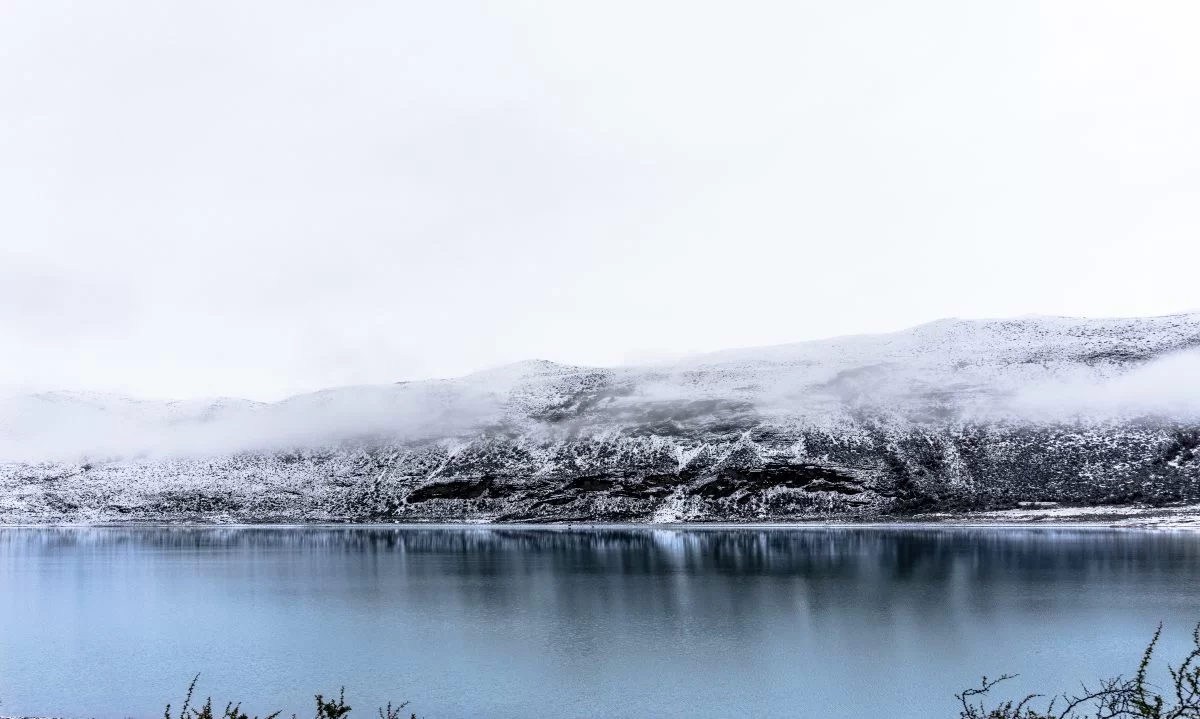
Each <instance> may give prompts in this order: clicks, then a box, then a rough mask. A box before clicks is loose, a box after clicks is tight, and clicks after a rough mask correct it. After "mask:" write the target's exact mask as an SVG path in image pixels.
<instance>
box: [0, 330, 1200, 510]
mask: <svg viewBox="0 0 1200 719" xmlns="http://www.w3.org/2000/svg"><path fill="white" fill-rule="evenodd" d="M0 458H8V461H5V462H3V463H0V521H4V522H40V521H137V520H143V521H151V520H160V521H184V520H205V521H207V520H213V521H241V522H256V521H275V522H292V521H364V522H365V521H417V520H420V521H426V520H471V521H483V520H488V521H569V520H579V521H584V520H596V521H688V520H693V521H700V520H731V521H770V520H781V519H801V518H862V519H869V518H879V517H884V516H897V515H912V514H915V513H923V512H935V511H939V512H940V511H945V512H963V511H970V510H981V509H1002V508H1010V507H1014V506H1016V505H1017V504H1018V503H1025V502H1058V503H1064V504H1075V505H1102V504H1133V503H1142V504H1159V505H1165V504H1171V503H1180V502H1197V501H1200V314H1185V315H1173V316H1167V317H1156V318H1143V319H1122V320H1081V319H1067V318H1043V317H1036V318H1022V319H1017V320H1003V321H964V320H943V321H939V322H935V323H932V324H928V325H922V326H920V327H916V328H913V329H910V330H906V331H903V332H898V333H894V334H887V335H871V336H859V337H847V338H838V339H832V340H822V341H817V342H806V343H801V344H796V345H786V346H781V347H771V348H760V349H750V350H738V351H730V352H722V353H716V354H710V355H702V356H698V357H695V358H692V359H689V360H685V361H681V362H674V363H671V364H656V365H647V366H640V367H627V368H617V369H597V368H584V367H570V366H564V365H558V364H554V363H550V362H526V363H519V364H517V365H511V366H507V367H502V368H499V369H496V370H491V371H487V372H481V373H477V374H474V375H469V376H467V377H463V378H459V379H453V380H435V381H428V382H411V383H402V384H395V385H382V386H369V387H350V388H340V389H332V390H325V391H323V392H318V393H314V394H310V395H302V396H299V397H294V398H292V399H289V400H285V401H283V402H279V403H275V404H259V403H253V402H247V401H243V400H228V399H223V400H214V401H189V402H147V401H138V400H132V399H129V398H124V397H115V396H111V395H94V394H80V393H49V394H41V395H30V396H23V397H16V398H11V399H9V400H5V401H4V402H3V403H2V404H0Z"/></svg>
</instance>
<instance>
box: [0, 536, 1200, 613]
mask: <svg viewBox="0 0 1200 719" xmlns="http://www.w3.org/2000/svg"><path fill="white" fill-rule="evenodd" d="M81 552H86V553H89V554H95V553H100V554H107V555H114V556H120V555H122V554H136V555H139V556H145V557H147V559H149V560H151V561H154V560H155V559H156V558H157V561H159V562H164V561H170V558H171V557H180V556H191V557H201V558H204V557H207V558H209V559H215V558H218V557H231V558H235V559H237V562H236V563H235V565H234V568H233V569H230V568H229V567H224V566H222V567H221V568H220V570H221V572H222V573H227V572H230V571H233V572H236V571H237V567H242V568H245V567H253V568H254V570H255V572H256V574H255V576H256V580H257V581H264V582H270V579H271V572H273V571H275V572H287V571H290V570H289V567H292V566H293V565H295V564H296V563H297V562H303V563H304V564H305V566H307V567H309V568H311V569H312V570H313V571H315V572H317V573H318V574H319V575H320V576H321V577H322V578H323V580H324V581H325V582H326V584H327V585H331V586H338V585H339V584H340V585H344V586H345V588H346V590H347V591H349V590H351V589H352V588H353V587H355V586H357V585H358V584H359V582H358V580H357V578H358V577H360V576H361V574H362V573H363V572H364V571H366V572H368V573H369V574H371V575H373V576H376V577H378V576H385V577H389V578H390V579H391V580H393V585H392V586H391V589H392V590H393V591H396V592H403V593H404V594H405V595H406V598H407V600H417V599H419V593H420V591H421V587H422V586H423V583H428V580H431V579H435V578H438V577H453V578H455V579H456V580H458V583H457V584H452V585H451V586H452V587H453V586H458V587H460V589H461V591H470V589H469V588H470V587H471V586H473V584H477V583H479V582H480V581H482V582H484V583H487V582H486V580H487V578H489V577H492V578H497V577H502V578H504V581H498V582H491V583H490V586H489V588H488V596H487V601H489V602H502V603H503V602H506V601H510V600H511V601H514V602H516V601H520V600H523V598H524V597H527V596H528V593H529V591H530V587H531V586H532V585H534V584H549V585H551V586H553V587H554V589H555V591H556V592H559V593H560V594H561V596H563V597H564V599H566V598H567V597H569V595H571V593H572V592H574V591H576V590H577V589H578V590H580V591H583V590H585V589H586V591H587V592H590V593H592V596H593V597H596V596H598V595H597V594H596V590H597V584H598V582H597V581H588V578H593V579H596V578H603V582H599V585H601V586H600V587H599V589H600V590H602V591H600V594H603V595H604V596H605V597H606V600H605V601H611V600H612V595H613V594H614V592H615V593H618V594H619V593H620V592H622V591H633V587H635V586H638V587H652V588H653V591H654V592H655V593H656V594H658V595H659V596H658V598H657V599H656V601H655V603H660V602H662V601H666V600H669V599H670V598H671V597H672V596H674V595H675V594H677V589H678V588H679V587H682V586H683V585H684V584H686V583H687V582H688V581H696V582H701V583H703V585H704V587H705V591H707V592H710V593H711V592H714V591H719V590H720V588H721V587H728V588H729V591H730V592H731V593H735V594H736V595H737V596H739V597H744V596H745V588H746V585H747V584H748V583H749V584H772V585H776V586H777V587H778V586H779V585H783V586H785V587H788V588H791V589H793V590H795V591H798V592H802V593H803V594H804V596H805V597H806V598H807V605H808V606H809V607H810V608H813V609H819V608H820V607H821V606H822V605H823V604H824V603H825V602H840V603H845V602H847V601H853V602H864V603H868V604H879V605H886V604H888V603H890V602H892V601H894V600H897V599H901V598H902V597H903V596H904V595H906V594H908V593H910V591H917V592H918V593H919V594H920V596H921V597H923V598H924V600H923V601H928V602H930V603H931V604H934V605H936V604H939V603H941V602H940V601H939V600H938V595H939V594H943V595H949V594H950V593H952V592H957V593H959V594H965V597H962V598H970V597H972V596H976V595H978V596H977V598H978V599H979V600H980V601H981V602H983V603H984V604H986V601H987V599H986V595H987V594H988V593H994V591H995V590H996V587H997V586H1001V585H1003V586H1005V587H1012V586H1020V585H1036V584H1037V583H1039V582H1044V581H1049V580H1050V579H1053V581H1054V582H1056V583H1057V584H1059V585H1060V586H1061V585H1062V584H1063V583H1064V582H1065V583H1068V584H1070V583H1073V582H1074V583H1079V584H1083V583H1084V582H1086V581H1087V580H1088V579H1089V578H1094V577H1095V576H1097V575H1103V576H1104V577H1106V578H1107V580H1108V581H1118V582H1131V583H1141V584H1143V585H1145V584H1146V583H1153V582H1154V581H1155V580H1156V579H1158V578H1162V579H1164V580H1165V579H1166V578H1169V577H1172V576H1175V575H1176V574H1177V572H1178V571H1179V568H1180V566H1192V567H1195V566H1200V542H1197V541H1196V539H1195V537H1193V536H1190V535H1187V534H1176V533H1122V532H1111V531H1103V530H1070V529H1044V530H1032V529H1013V530H1009V529H903V528H897V529H880V528H863V529H854V528H845V529H843V528H832V529H813V528H806V529H800V530H786V529H703V528H700V529H644V528H630V529H613V528H609V529H527V528H526V529H512V528H492V527H486V528H436V527H429V528H426V527H417V528H344V529H343V528H319V529H292V528H179V527H172V528H154V529H124V528H89V529H74V528H55V529H40V528H39V529H34V528H28V529H7V530H3V531H0V557H4V558H6V559H7V558H17V557H23V558H28V557H43V558H44V557H55V556H57V557H67V556H71V555H78V554H79V553H81ZM515 579H519V580H520V581H514V580H515ZM422 580H425V581H424V582H423V581H422ZM440 587H441V588H440V589H439V591H445V590H446V587H445V586H444V585H440ZM1067 596H1068V597H1069V593H1068V595H1067ZM566 601H568V603H570V604H573V605H575V604H579V603H580V602H585V603H586V602H587V601H588V598H587V597H570V598H569V599H566ZM639 601H640V599H639ZM1064 601H1066V599H1065V600H1064Z"/></svg>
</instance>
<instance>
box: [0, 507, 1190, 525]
mask: <svg viewBox="0 0 1200 719" xmlns="http://www.w3.org/2000/svg"><path fill="white" fill-rule="evenodd" d="M9 528H12V529H22V528H23V529H32V528H42V529H55V528H58V529H84V528H96V529H134V528H142V529H155V528H186V529H389V528H391V529H467V528H475V529H518V528H521V529H538V530H559V531H562V530H578V529H664V530H672V529H673V530H705V529H709V530H733V529H792V530H796V529H1035V528H1043V529H1131V530H1164V531H1168V530H1169V531H1200V504H1193V505H1185V506H1176V507H1145V506H1113V507H1103V508H1101V507H1037V508H1022V509H1003V510H989V511H985V512H964V513H954V512H936V513H929V514H918V515H912V516H909V517H886V518H882V517H881V518H879V519H878V520H862V521H859V520H854V519H831V518H814V519H811V520H806V519H796V520H783V521H765V522H729V521H721V520H713V521H684V522H636V521H635V522H628V521H626V522H604V521H586V520H585V521H557V522H553V521H552V522H494V521H488V520H484V519H481V520H474V521H473V520H465V521H462V520H460V521H454V520H434V521H427V522H412V521H407V522H338V521H316V522H303V521H301V522H235V521H220V519H219V518H217V519H216V521H204V520H196V519H187V520H180V521H171V520H147V521H130V522H111V521H96V522H91V521H86V520H82V521H68V522H37V521H17V522H11V523H9V522H0V529H9Z"/></svg>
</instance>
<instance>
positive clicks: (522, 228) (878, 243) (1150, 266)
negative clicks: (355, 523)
mask: <svg viewBox="0 0 1200 719" xmlns="http://www.w3.org/2000/svg"><path fill="white" fill-rule="evenodd" d="M1198 36H1200V3H1196V2H1193V1H1192V0H1178V1H1177V2H1152V1H1145V0H1143V1H1141V2H1136V3H1135V2H1128V1H1127V0H1120V1H1118V2H1114V1H1098V0H1049V1H1047V2H1028V1H1023V0H1005V1H1004V2H963V1H962V0H940V1H937V0H910V1H909V2H903V3H898V2H890V1H884V0H880V1H877V2H867V1H858V2H833V1H829V0H821V1H820V2H800V1H798V0H788V1H786V2H757V1H754V0H749V1H743V2H737V3H732V2H719V3H718V2H697V1H696V0H690V1H686V2H662V1H658V0H637V1H636V2H634V1H630V2H623V1H620V0H603V1H597V2H572V1H569V0H562V1H555V2H521V1H517V0H512V1H509V2H492V3H489V2H471V1H467V0H439V1H438V2H400V1H392V2H354V1H348V0H341V1H339V2H305V1H301V0H286V1H284V0H270V1H266V0H261V1H258V2H244V1H243V0H236V1H234V0H229V1H220V0H204V1H203V2H202V1H200V0H196V1H193V2H168V1H166V0H144V1H138V2H127V1H121V0H106V1H105V2H89V1H81V2H64V1H61V0H3V1H2V2H0V390H5V391H14V390H15V391H26V390H44V389H63V388H71V389H90V390H107V391H119V392H128V393H133V394H137V395H144V396H167V397H196V396H207V395H217V394H228V395H239V396H246V397H253V398H258V399H275V398H279V397H282V396H285V395H288V394H291V393H296V392H301V391H306V390H310V389H315V388H319V387H322V386H329V385H338V384H348V383H359V382H387V381H393V380H399V379H412V378H419V377H428V376H449V375H456V374H461V373H464V372H468V371H471V370H474V369H478V368H482V367H487V366H491V365H496V364H500V363H505V362H510V361H515V360H518V359H526V358H535V357H537V358H546V359H553V360H558V361H563V362H573V363H583V364H617V363H622V362H627V361H637V360H644V359H655V358H660V357H665V356H669V355H671V354H672V353H676V352H685V351H691V350H707V349H719V348H726V347H735V346H747V345H760V344H776V343H784V342H791V341H797V340H802V339H808V338H816V337H822V336H828V335H836V334H849V333H859V332H872V331H886V330H893V329H899V328H902V327H905V326H908V325H912V324H917V323H920V322H924V321H928V320H932V319H936V318H939V317H945V316H959V317H982V316H1007V315H1019V314H1025V313H1045V314H1071V315H1087V316H1110V315H1138V314H1164V313H1170V312H1177V311H1182V310H1188V309H1196V308H1200V281H1198V280H1197V276H1198V274H1197V272H1198V271H1200V132H1197V130H1196V128H1197V127H1200V82H1197V81H1196V72H1197V70H1198V69H1200V43H1198V42H1196V38H1197V37H1198Z"/></svg>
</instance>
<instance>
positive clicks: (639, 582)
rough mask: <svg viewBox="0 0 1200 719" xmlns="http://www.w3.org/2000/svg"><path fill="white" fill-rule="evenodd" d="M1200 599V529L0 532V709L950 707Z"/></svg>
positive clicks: (1118, 655)
mask: <svg viewBox="0 0 1200 719" xmlns="http://www.w3.org/2000/svg"><path fill="white" fill-rule="evenodd" d="M1198 620H1200V534H1188V533H1169V532H1117V531H1103V530H1051V529H1017V530H1011V529H878V528H870V529H866V528H864V529H666V530H661V529H641V528H637V529H582V530H568V529H526V528H399V529H396V528H386V529H376V528H358V529H340V528H339V529H327V528H300V529H297V528H236V529H212V528H171V529H163V528H145V529H24V528H8V529H0V715H43V716H45V715H55V716H94V717H98V718H100V719H108V718H116V717H126V716H135V717H143V716H144V717H157V716H161V714H162V706H163V704H165V703H166V702H167V701H172V702H173V703H175V704H176V705H177V704H178V703H179V701H180V699H181V698H182V696H181V695H182V693H183V690H184V688H185V687H186V686H187V684H188V681H189V680H190V679H191V677H192V676H193V675H194V674H196V673H197V672H200V673H202V677H201V683H200V691H201V692H203V693H204V694H209V693H211V694H214V695H215V696H216V698H217V699H219V700H221V701H224V700H225V699H226V698H238V699H244V700H246V702H247V708H248V709H250V711H251V713H253V712H255V711H257V712H260V713H263V712H269V711H272V710H274V709H277V708H283V709H285V710H286V711H287V712H291V711H296V712H298V713H300V715H301V716H302V717H305V716H310V715H311V708H310V704H311V701H312V700H311V695H312V693H314V692H316V691H323V692H325V693H329V692H331V691H333V692H336V689H337V687H338V686H339V685H341V684H345V685H346V687H347V700H348V703H350V704H351V705H353V706H355V707H356V711H355V713H354V714H352V715H351V716H352V717H353V716H359V717H370V716H373V715H374V707H375V706H376V705H378V704H380V703H383V702H386V701H387V700H388V699H389V698H390V699H392V700H401V699H411V700H412V702H413V703H412V705H411V708H412V709H415V710H416V711H417V712H418V714H419V715H420V716H422V717H428V718H429V719H458V718H463V717H530V716H541V717H597V716H630V717H643V716H644V717H651V716H653V717H689V718H694V717H718V716H721V717H724V716H730V715H734V716H753V717H790V716H795V717H809V716H821V717H864V716H871V715H877V716H885V715H886V716H888V717H900V718H904V717H913V718H916V717H922V719H925V718H926V717H930V716H935V715H939V714H940V715H942V716H953V715H954V713H953V697H952V695H953V693H954V692H955V691H956V690H958V689H960V688H962V687H964V686H966V685H969V684H972V683H974V682H975V681H977V680H978V677H979V675H981V674H984V673H986V674H988V675H998V674H1000V673H1003V672H1010V673H1014V672H1020V673H1022V675H1023V676H1022V677H1021V678H1020V680H1018V682H1017V683H1014V684H1013V686H1012V692H1013V693H1017V692H1023V691H1026V690H1057V689H1060V688H1070V687H1071V686H1073V685H1075V684H1076V683H1077V681H1078V680H1080V679H1084V678H1093V677H1096V676H1099V675H1108V674H1115V673H1119V672H1129V671H1130V670H1131V669H1132V668H1133V666H1134V665H1135V663H1136V660H1137V656H1138V654H1139V652H1140V651H1141V648H1142V647H1143V645H1144V643H1145V641H1146V640H1147V639H1148V637H1149V636H1150V634H1151V633H1152V632H1153V630H1154V627H1155V625H1156V624H1157V623H1158V622H1159V621H1162V622H1163V623H1164V624H1165V630H1166V641H1165V644H1164V649H1165V650H1167V651H1175V652H1178V651H1179V650H1181V649H1182V648H1183V647H1184V646H1186V644H1187V641H1188V637H1187V635H1188V633H1189V629H1190V627H1191V625H1192V624H1193V623H1195V622H1196V621H1198Z"/></svg>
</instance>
